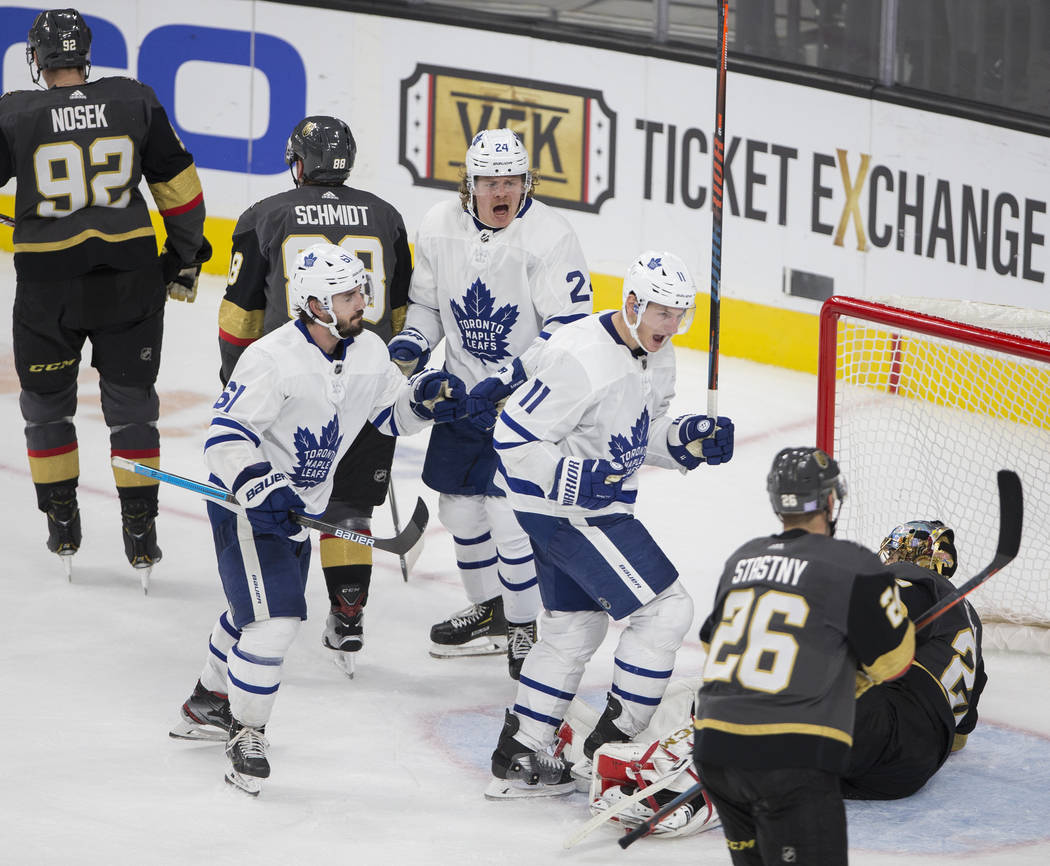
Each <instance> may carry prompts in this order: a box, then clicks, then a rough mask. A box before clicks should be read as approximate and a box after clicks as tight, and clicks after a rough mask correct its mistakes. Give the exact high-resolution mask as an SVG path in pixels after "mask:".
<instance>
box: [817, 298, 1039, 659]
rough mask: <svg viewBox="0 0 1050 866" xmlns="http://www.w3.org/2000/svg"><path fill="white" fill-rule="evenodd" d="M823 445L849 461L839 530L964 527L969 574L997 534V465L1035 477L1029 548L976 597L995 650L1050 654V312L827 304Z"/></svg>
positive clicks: (1029, 482) (953, 304) (964, 575)
mask: <svg viewBox="0 0 1050 866" xmlns="http://www.w3.org/2000/svg"><path fill="white" fill-rule="evenodd" d="M817 445H818V447H821V448H823V449H824V450H826V451H827V452H828V453H830V454H832V455H833V456H834V457H835V458H836V459H837V460H838V461H839V463H840V465H841V466H842V470H843V473H844V475H845V477H846V481H847V484H848V495H847V497H846V501H845V503H844V505H843V508H842V514H841V516H840V523H839V528H838V534H839V535H840V536H841V537H843V538H850V539H853V540H855V541H859V542H861V543H862V544H864V545H865V546H867V547H870V548H872V549H877V548H878V545H879V543H880V542H881V540H882V539H883V537H884V536H885V535H886V534H887V533H888V532H889V531H890V529H892V528H893V527H894V526H896V525H897V524H899V523H903V522H905V521H908V520H930V519H936V520H942V521H944V523H946V524H947V525H948V526H950V527H952V528H953V529H954V530H955V543H956V547H957V549H958V551H959V567H958V570H957V571H956V573H955V575H954V576H953V578H952V579H953V581H954V582H955V583H956V584H960V583H962V582H964V581H965V580H967V579H968V578H970V577H972V576H973V575H974V574H975V573H976V572H977V571H979V570H980V569H981V568H982V567H984V566H985V565H987V564H988V563H989V562H990V561H991V559H992V557H993V555H994V553H995V546H996V539H997V538H998V533H999V501H998V492H997V487H996V472H997V471H998V470H999V469H1013V470H1014V471H1015V472H1017V473H1018V475H1020V477H1021V482H1022V484H1023V486H1024V500H1025V503H1024V532H1023V535H1022V537H1021V548H1020V551H1019V552H1018V555H1017V558H1016V559H1015V560H1014V561H1013V562H1012V563H1010V564H1009V565H1008V566H1006V567H1005V568H1004V569H1003V570H1002V571H1001V572H1000V573H999V574H997V575H995V577H993V578H992V579H991V580H989V581H988V582H987V583H985V584H984V585H983V586H982V587H980V588H979V589H977V590H976V591H975V592H974V593H973V594H972V595H971V596H970V600H971V601H972V602H973V603H974V606H975V607H976V608H977V610H978V611H979V612H980V614H981V618H982V621H983V622H984V624H985V639H984V644H985V646H986V647H999V648H1006V649H1017V650H1023V651H1028V652H1050V573H1048V569H1050V313H1045V312H1040V311H1036V310H1027V309H1019V308H1013V307H1002V306H997V305H993V304H980V303H974V302H970V301H945V300H941V299H936V300H934V299H926V298H887V299H884V300H881V301H879V302H874V301H868V300H860V299H857V298H845V297H832V298H830V299H828V300H827V301H826V302H825V303H824V306H823V308H822V310H821V319H820V359H819V368H818V408H817Z"/></svg>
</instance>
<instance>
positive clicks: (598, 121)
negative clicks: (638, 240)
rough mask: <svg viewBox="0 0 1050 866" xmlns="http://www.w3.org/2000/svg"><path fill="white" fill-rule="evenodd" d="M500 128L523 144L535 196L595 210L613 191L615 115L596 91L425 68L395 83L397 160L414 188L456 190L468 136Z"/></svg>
mask: <svg viewBox="0 0 1050 866" xmlns="http://www.w3.org/2000/svg"><path fill="white" fill-rule="evenodd" d="M501 127H509V128H510V129H513V130H514V131H515V132H516V133H517V134H518V135H519V136H520V137H521V139H522V141H523V142H524V143H525V146H526V148H528V151H529V159H530V162H531V164H532V170H533V171H534V172H536V173H537V174H538V176H539V186H538V188H537V190H536V197H537V198H539V199H541V200H543V201H545V202H547V203H548V204H551V205H555V206H557V207H566V208H573V209H575V210H585V211H590V212H592V213H597V212H598V211H599V209H600V208H601V206H602V203H603V202H604V201H605V200H606V199H608V198H611V197H612V196H613V193H614V180H615V165H616V160H615V156H616V115H615V114H614V113H613V112H612V111H610V110H609V107H608V106H607V105H606V104H605V101H604V100H603V99H602V94H601V92H600V91H597V90H586V89H582V88H578V87H570V86H568V85H562V84H552V83H549V82H545V81H533V80H531V79H524V78H507V77H504V76H499V75H481V74H479V73H476V72H471V71H468V70H463V69H448V68H444V67H437V66H426V65H419V66H417V67H416V71H415V72H414V73H413V74H412V76H411V77H409V78H407V79H404V80H403V81H402V82H401V140H400V161H401V164H402V165H403V166H405V167H406V168H407V169H408V170H409V171H410V172H411V173H412V180H413V183H415V184H416V185H417V186H431V187H440V188H442V189H458V187H459V182H460V176H461V173H462V171H463V157H464V154H465V153H466V150H467V147H468V145H469V144H470V142H471V139H472V138H473V137H474V136H475V135H476V134H477V133H478V132H479V131H480V130H482V129H498V128H501Z"/></svg>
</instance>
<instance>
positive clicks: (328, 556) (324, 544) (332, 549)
mask: <svg viewBox="0 0 1050 866" xmlns="http://www.w3.org/2000/svg"><path fill="white" fill-rule="evenodd" d="M371 564H372V548H371V547H368V546H366V545H364V544H354V543H353V542H352V541H345V540H344V539H342V538H335V537H332V538H322V539H321V567H322V568H333V567H338V566H340V565H371Z"/></svg>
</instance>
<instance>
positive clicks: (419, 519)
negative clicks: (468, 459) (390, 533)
mask: <svg viewBox="0 0 1050 866" xmlns="http://www.w3.org/2000/svg"><path fill="white" fill-rule="evenodd" d="M112 463H113V465H114V466H116V467H117V468H118V469H124V470H125V471H127V472H134V473H135V474H136V475H145V476H146V477H147V478H155V479H157V480H158V481H163V482H165V483H166V484H172V485H174V486H176V487H183V488H185V489H187V490H193V491H195V492H196V493H200V494H202V495H204V496H208V497H211V498H212V499H218V500H219V501H220V502H225V503H227V504H228V505H233V506H236V507H238V508H239V507H240V503H239V502H238V501H237V497H236V496H234V495H233V494H232V493H230V492H229V491H228V490H223V489H222V488H221V487H215V486H214V485H211V484H205V483H204V482H201V481H193V480H192V479H190V478H183V477H182V476H181V475H176V474H175V473H173V472H165V471H164V470H163V469H154V468H153V467H152V466H146V465H144V464H142V463H136V462H135V461H134V460H128V459H126V458H124V457H114V458H112ZM292 519H293V520H294V521H295V522H296V523H298V524H299V525H300V526H305V527H306V528H307V529H317V530H319V531H320V532H325V533H328V534H329V535H334V536H335V537H336V538H342V539H344V540H346V541H352V542H354V543H355V544H362V545H364V546H365V547H374V548H376V549H377V550H385V551H387V552H389V553H396V554H398V555H399V556H404V555H405V554H406V553H407V552H408V551H409V550H411V549H412V546H413V545H414V544H415V543H416V542H417V541H419V539H420V537H421V536H422V535H423V530H424V529H426V528H427V521H428V520H429V519H430V513H429V512H428V511H427V506H426V503H425V502H423V500H422V499H417V500H416V509H415V511H413V512H412V517H411V519H410V520H409V521H408V525H407V526H406V527H405V528H404V529H403V530H402V531H401V532H398V533H397V535H395V536H394V537H393V538H375V537H374V536H371V535H366V534H365V533H363V532H354V531H353V530H352V529H343V528H342V527H341V526H336V525H335V524H334V523H326V522H325V521H323V520H315V519H314V518H313V517H307V516H305V515H303V514H293V515H292Z"/></svg>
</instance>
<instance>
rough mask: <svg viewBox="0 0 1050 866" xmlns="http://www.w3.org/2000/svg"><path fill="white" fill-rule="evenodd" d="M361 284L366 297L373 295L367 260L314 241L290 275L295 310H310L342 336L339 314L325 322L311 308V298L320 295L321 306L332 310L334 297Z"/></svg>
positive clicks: (312, 317)
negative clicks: (337, 320)
mask: <svg viewBox="0 0 1050 866" xmlns="http://www.w3.org/2000/svg"><path fill="white" fill-rule="evenodd" d="M358 287H360V288H361V293H362V294H363V295H364V296H365V298H366V300H367V299H368V298H370V297H371V295H372V279H371V277H370V276H369V274H368V271H367V270H366V269H365V265H364V262H362V261H361V260H360V259H359V258H358V257H357V256H355V255H352V254H351V253H348V252H347V251H346V250H344V249H343V248H342V247H337V246H336V245H335V244H313V245H311V246H308V247H306V248H305V249H303V250H301V251H300V252H299V255H297V256H296V257H295V265H294V266H293V268H292V273H291V276H290V277H289V278H288V295H289V298H290V300H291V302H292V310H293V311H294V312H297V313H298V312H303V313H306V315H307V316H309V317H310V318H311V319H313V321H315V322H317V323H318V324H319V325H324V326H325V327H327V328H328V330H329V331H330V332H331V333H332V335H333V336H335V337H339V336H340V334H339V331H338V330H337V328H336V322H335V316H332V321H331V322H323V321H321V320H320V319H318V318H317V317H316V316H315V315H314V314H313V313H312V312H311V311H310V298H317V300H318V301H319V302H320V304H321V309H322V310H324V311H325V312H326V313H329V314H331V312H332V297H333V295H339V294H342V293H343V292H350V291H353V290H354V289H356V288H358Z"/></svg>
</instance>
